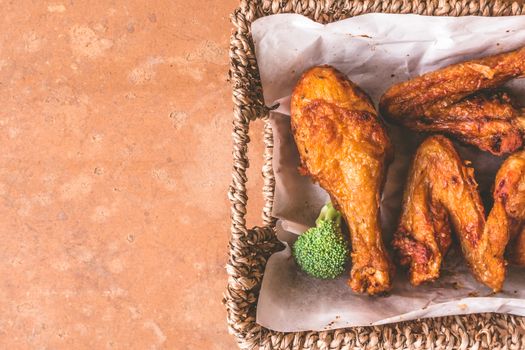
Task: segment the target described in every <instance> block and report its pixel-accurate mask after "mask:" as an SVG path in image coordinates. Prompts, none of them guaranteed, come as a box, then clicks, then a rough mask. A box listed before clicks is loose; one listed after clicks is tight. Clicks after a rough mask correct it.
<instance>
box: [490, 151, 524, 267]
mask: <svg viewBox="0 0 525 350" xmlns="http://www.w3.org/2000/svg"><path fill="white" fill-rule="evenodd" d="M494 198H495V200H498V201H499V202H501V203H502V205H503V207H504V208H505V212H506V213H507V215H508V217H509V221H510V223H509V225H510V231H509V236H510V239H511V241H510V243H509V245H508V247H507V253H508V258H509V262H510V263H511V264H514V265H518V266H525V151H521V152H518V153H516V154H513V155H512V156H510V157H509V158H507V160H505V162H504V163H503V164H502V166H501V168H500V170H499V171H498V174H497V175H496V184H495V189H494Z"/></svg>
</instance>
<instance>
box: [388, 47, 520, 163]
mask: <svg viewBox="0 0 525 350" xmlns="http://www.w3.org/2000/svg"><path fill="white" fill-rule="evenodd" d="M524 75H525V47H524V48H521V49H519V50H516V51H512V52H508V53H504V54H500V55H495V56H490V57H486V58H482V59H479V60H473V61H467V62H463V63H459V64H454V65H451V66H448V67H446V68H443V69H440V70H437V71H434V72H430V73H427V74H424V75H422V76H419V77H417V78H414V79H411V80H409V81H406V82H403V83H400V84H396V85H394V86H392V87H390V89H388V90H387V92H386V93H385V94H384V95H383V96H382V97H381V101H380V111H381V114H382V115H383V116H384V117H385V118H387V119H389V120H391V121H393V122H395V123H399V124H402V125H404V126H406V127H408V128H410V129H412V130H415V131H425V132H439V133H445V134H448V135H450V136H454V137H456V138H457V139H458V140H460V141H462V142H464V143H468V144H471V145H474V146H477V147H478V148H479V149H481V150H483V151H488V152H490V153H492V154H495V155H501V154H505V153H510V152H513V151H515V150H518V149H519V148H521V147H522V146H523V142H524V141H523V139H524V135H525V111H524V110H523V109H520V108H518V107H517V106H516V103H515V101H514V100H513V98H512V97H511V96H510V95H509V94H508V93H507V92H505V91H504V90H501V89H500V87H501V85H503V84H505V83H506V82H508V81H509V80H511V79H513V78H518V77H522V76H524Z"/></svg>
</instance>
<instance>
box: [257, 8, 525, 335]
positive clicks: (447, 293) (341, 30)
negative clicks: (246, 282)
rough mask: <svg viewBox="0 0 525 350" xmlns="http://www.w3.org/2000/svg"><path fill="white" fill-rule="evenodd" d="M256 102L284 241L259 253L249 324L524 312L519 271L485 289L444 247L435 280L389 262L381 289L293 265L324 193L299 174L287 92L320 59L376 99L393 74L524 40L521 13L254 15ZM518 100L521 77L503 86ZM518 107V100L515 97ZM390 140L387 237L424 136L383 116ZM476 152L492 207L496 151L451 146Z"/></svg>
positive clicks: (472, 155)
mask: <svg viewBox="0 0 525 350" xmlns="http://www.w3.org/2000/svg"><path fill="white" fill-rule="evenodd" d="M252 34H253V38H254V42H255V46H256V55H257V62H258V65H259V71H260V74H261V80H262V85H263V90H264V99H265V103H266V104H267V105H268V106H275V105H277V104H278V108H277V109H276V112H275V113H273V114H272V116H271V120H272V125H273V132H274V143H275V145H274V160H273V162H274V171H275V176H276V186H275V200H274V206H273V215H274V216H275V217H277V218H279V219H280V220H279V222H278V227H277V231H278V237H279V239H281V240H282V241H283V242H285V243H286V246H287V248H286V249H285V250H284V251H282V252H279V253H276V254H274V255H273V256H272V257H271V258H270V260H269V261H268V264H267V267H266V271H265V274H264V279H263V284H262V289H261V292H260V296H259V302H258V308H257V322H258V323H259V324H261V325H263V326H265V327H268V328H270V329H274V330H279V331H301V330H325V329H333V328H342V327H348V326H362V325H377V324H385V323H390V322H398V321H406V320H410V319H417V318H423V317H436V316H444V315H455V314H467V313H477V312H501V313H512V314H516V315H522V316H525V270H523V269H522V270H520V269H515V268H510V269H509V271H508V277H507V280H506V282H505V286H504V291H503V292H501V293H498V294H497V295H491V293H490V291H489V290H488V289H487V288H486V287H484V286H482V285H480V284H479V283H478V282H476V281H475V280H474V279H473V278H472V277H471V275H470V273H469V271H468V269H467V268H466V267H465V263H464V261H463V260H462V257H461V256H460V254H458V253H457V252H455V251H454V250H453V251H451V252H450V253H449V254H448V255H447V257H446V262H445V264H444V267H443V272H442V277H441V278H440V279H439V280H438V281H437V282H435V283H433V284H429V285H425V286H420V287H417V288H415V287H412V286H410V284H409V283H408V281H407V279H406V276H405V273H404V272H403V271H401V270H399V271H398V273H397V275H396V278H395V280H394V288H393V290H392V291H391V293H390V294H389V295H388V296H383V297H368V296H363V295H358V294H355V293H353V292H352V291H351V290H350V289H349V287H347V285H346V279H347V275H345V276H343V277H341V278H339V279H337V280H333V281H321V280H317V279H314V278H310V277H308V276H306V275H305V274H304V273H303V272H301V271H300V270H299V269H298V268H297V266H296V265H295V263H294V260H293V258H292V257H291V254H290V249H289V246H290V245H291V244H292V243H293V241H294V240H295V239H296V238H297V234H300V233H302V232H303V231H304V230H305V229H306V228H308V227H309V226H312V225H313V223H314V220H315V218H316V216H317V214H318V212H319V210H320V208H321V207H322V205H323V204H324V203H326V201H327V200H328V195H327V194H326V192H325V191H324V190H322V189H321V188H320V187H318V186H317V185H315V184H313V183H312V182H311V180H310V178H308V177H302V176H300V175H299V173H298V171H297V166H298V165H299V156H298V153H297V149H296V146H295V143H294V140H293V136H292V134H291V131H290V120H289V117H288V115H289V107H290V106H289V101H290V99H289V97H290V94H291V92H292V89H293V87H294V86H295V84H296V82H297V80H298V79H299V77H300V76H301V74H302V73H303V72H304V71H305V70H306V69H308V68H310V67H311V66H314V65H319V64H330V65H333V66H334V67H336V68H337V69H339V70H340V71H342V72H343V73H345V74H346V75H347V76H348V77H349V78H350V79H351V80H353V81H354V82H356V83H357V84H358V85H359V86H361V87H362V88H363V89H364V90H365V91H366V92H367V93H368V94H369V95H370V96H371V97H372V99H373V100H374V102H375V103H376V105H377V102H378V100H379V98H380V96H381V95H382V94H383V93H384V91H385V90H386V89H387V88H388V87H389V86H391V85H392V84H394V83H397V82H400V81H405V80H407V79H410V78H412V77H414V76H417V75H419V74H422V73H425V72H427V71H431V70H435V69H437V68H441V67H444V66H446V65H449V64H452V63H456V62H460V61H463V60H466V59H471V58H477V57H482V56H486V55H490V54H496V53H499V52H504V51H508V50H512V49H516V48H518V47H521V46H523V45H525V16H519V17H460V18H452V17H425V16H417V15H390V14H369V15H363V16H358V17H354V18H351V19H347V20H344V21H340V22H335V23H331V24H328V25H322V24H318V23H315V22H313V21H311V20H309V19H307V18H305V17H303V16H300V15H294V14H286V15H274V16H269V17H264V18H261V19H259V20H257V21H255V22H254V23H253V24H252ZM509 87H510V88H511V90H512V91H513V92H514V93H515V94H516V95H518V96H520V97H522V98H525V82H524V81H523V80H516V81H514V82H513V83H511V84H509ZM524 102H525V101H524ZM524 104H525V103H524ZM387 127H388V132H389V135H390V138H391V140H392V142H393V144H394V146H395V160H394V162H393V164H392V165H391V166H390V168H389V170H388V174H387V181H386V185H385V190H384V193H383V200H382V204H381V220H382V226H383V231H384V234H385V239H386V241H387V242H388V241H389V239H390V236H391V234H392V232H393V231H394V230H395V227H396V224H397V220H398V217H399V212H400V206H401V196H402V192H403V187H404V184H405V180H406V175H407V169H408V165H409V160H410V157H411V156H412V154H413V153H414V151H415V149H416V147H417V145H418V143H419V142H420V141H421V140H422V138H423V137H424V135H418V134H415V133H412V132H410V131H408V130H406V129H404V128H401V127H397V126H392V125H387ZM457 146H458V150H459V152H460V153H461V155H462V156H463V158H464V159H470V160H472V161H473V166H474V168H475V169H476V179H477V180H478V182H479V185H480V191H481V193H482V196H483V197H484V199H486V202H487V203H485V204H486V206H487V208H488V207H490V205H491V203H490V187H491V185H492V183H493V181H494V175H495V173H496V171H497V169H498V167H499V165H500V164H501V161H502V159H499V158H496V157H493V156H491V155H489V154H487V153H483V152H480V151H478V150H476V149H474V148H472V147H464V146H462V145H457Z"/></svg>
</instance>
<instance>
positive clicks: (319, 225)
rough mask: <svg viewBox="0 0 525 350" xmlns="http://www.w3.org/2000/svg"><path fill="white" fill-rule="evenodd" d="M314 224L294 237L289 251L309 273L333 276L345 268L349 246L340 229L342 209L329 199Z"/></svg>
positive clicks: (325, 277) (329, 277)
mask: <svg viewBox="0 0 525 350" xmlns="http://www.w3.org/2000/svg"><path fill="white" fill-rule="evenodd" d="M315 224H316V227H312V228H310V229H309V230H308V231H306V232H304V233H303V234H302V235H300V236H299V238H298V239H297V240H296V241H295V243H294V245H293V247H292V254H293V256H294V258H295V261H296V262H297V265H299V267H300V268H301V269H302V270H303V271H304V272H306V273H307V274H308V275H310V276H313V277H316V278H321V279H333V278H336V277H338V276H340V275H341V274H342V273H343V272H344V270H345V263H346V261H347V259H348V247H347V244H346V241H345V240H344V238H343V234H342V232H341V213H340V212H338V211H337V210H336V209H335V208H334V207H333V206H332V203H328V204H327V205H325V206H324V207H323V209H321V213H320V214H319V217H318V218H317V220H316V221H315Z"/></svg>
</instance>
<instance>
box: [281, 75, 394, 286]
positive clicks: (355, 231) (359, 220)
mask: <svg viewBox="0 0 525 350" xmlns="http://www.w3.org/2000/svg"><path fill="white" fill-rule="evenodd" d="M291 121H292V130H293V134H294V138H295V141H296V143H297V147H298V149H299V154H300V157H301V163H302V168H303V172H304V173H306V174H309V175H310V176H312V178H313V179H314V180H315V181H317V182H318V183H319V184H320V186H321V187H323V188H324V189H325V190H326V191H327V192H328V193H329V194H330V196H331V198H332V200H333V202H334V203H335V204H336V206H337V207H338V209H340V210H341V211H342V213H343V216H344V218H345V220H346V222H347V224H348V227H349V231H350V239H351V243H352V271H351V276H350V280H349V284H350V286H351V287H352V289H353V290H355V291H356V292H362V293H363V292H366V293H368V294H377V293H381V292H384V291H387V290H389V289H390V288H391V282H392V274H393V265H392V264H391V262H390V259H389V257H388V255H387V253H386V251H385V247H384V244H383V240H382V235H381V228H380V223H379V203H380V192H381V189H382V185H383V182H384V176H385V170H386V165H385V163H386V162H387V161H388V159H389V158H390V157H391V154H392V150H391V146H390V142H389V139H388V136H387V134H386V131H385V129H384V128H383V125H382V124H381V123H380V121H379V120H378V118H377V113H376V111H375V109H374V106H373V104H372V102H371V101H370V99H369V98H368V96H367V95H366V94H365V93H364V92H363V91H361V90H360V89H359V88H358V87H357V86H356V85H355V84H353V83H352V82H351V81H349V80H348V79H346V78H345V77H344V76H343V75H342V74H341V73H340V72H338V71H337V70H335V69H334V68H332V67H329V66H322V67H315V68H312V69H310V70H308V71H307V72H306V73H304V74H303V76H302V77H301V79H300V81H299V82H298V84H297V86H296V87H295V90H294V92H293V94H292V101H291Z"/></svg>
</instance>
